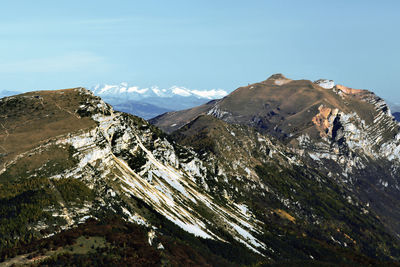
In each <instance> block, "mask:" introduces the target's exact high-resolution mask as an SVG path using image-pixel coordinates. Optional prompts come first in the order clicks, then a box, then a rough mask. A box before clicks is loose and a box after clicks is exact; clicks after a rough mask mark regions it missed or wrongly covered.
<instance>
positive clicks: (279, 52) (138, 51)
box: [0, 0, 400, 102]
mask: <svg viewBox="0 0 400 267" xmlns="http://www.w3.org/2000/svg"><path fill="white" fill-rule="evenodd" d="M399 11H400V3H399V2H397V1H384V2H376V1H351V2H350V1H335V2H332V1H330V2H327V1H311V0H308V1H301V2H298V1H250V2H239V1H218V2H215V1H202V2H201V3H200V2H199V3H192V2H191V3H189V2H187V1H169V2H168V3H167V2H163V3H160V2H157V1H146V2H145V3H144V2H139V1H113V2H109V1H85V2H80V1H75V0H73V1H68V2H64V3H62V2H53V1H35V2H29V1H19V2H18V3H16V2H8V3H3V5H2V17H1V18H0V26H1V28H0V32H1V35H0V36H1V40H2V42H1V44H0V45H1V46H2V49H1V51H2V52H0V56H1V61H0V79H1V80H2V84H1V86H0V90H16V91H31V90H41V89H59V88H70V87H76V86H83V87H89V88H90V87H91V86H93V85H95V84H97V83H100V84H103V83H107V84H116V83H120V82H123V81H126V82H129V83H130V84H134V85H136V86H139V87H149V86H159V87H162V88H168V87H171V86H174V85H176V86H183V87H187V88H191V89H198V90H209V89H223V90H226V91H228V92H231V91H232V90H234V89H236V88H237V87H239V86H242V85H247V84H248V83H254V82H259V81H262V80H265V79H266V78H268V77H269V76H270V75H271V74H273V73H283V74H284V75H286V76H287V77H289V78H292V79H310V80H317V79H319V78H326V79H332V80H334V81H335V82H336V83H339V84H344V85H346V86H349V87H353V88H360V89H369V90H372V91H374V92H375V93H376V94H378V95H379V96H381V97H383V98H385V99H389V100H391V101H392V102H400V94H399V93H398V89H397V86H398V85H397V80H398V78H397V76H398V73H399V71H400V67H399V64H398V62H399V61H400V52H399V50H398V47H399V46H400V37H399V36H398V35H397V34H395V33H396V31H397V29H398V28H399V26H400V18H399V16H398V13H399Z"/></svg>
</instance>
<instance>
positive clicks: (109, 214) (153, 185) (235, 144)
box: [0, 74, 400, 266]
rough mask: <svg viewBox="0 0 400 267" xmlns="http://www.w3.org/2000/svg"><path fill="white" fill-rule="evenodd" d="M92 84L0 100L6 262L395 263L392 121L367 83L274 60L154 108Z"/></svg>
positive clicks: (398, 221)
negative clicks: (148, 112) (298, 75)
mask: <svg viewBox="0 0 400 267" xmlns="http://www.w3.org/2000/svg"><path fill="white" fill-rule="evenodd" d="M125 87H126V88H128V87H127V86H125ZM99 88H100V87H99ZM96 90H97V92H96ZM96 90H94V92H92V91H90V90H86V89H84V88H73V89H65V90H55V91H34V92H29V93H24V94H20V95H15V96H11V97H5V98H2V99H0V123H1V128H0V138H1V139H0V153H1V154H0V214H1V216H0V242H1V243H0V260H1V261H3V264H4V265H5V266H11V265H12V264H17V265H18V264H27V265H33V264H39V265H40V264H42V265H50V266H53V265H58V266H60V265H91V266H94V265H115V264H121V265H132V266H188V265H199V266H243V265H246V266H332V265H342V266H373V265H382V266H398V265H399V261H400V240H399V237H400V208H399V207H400V194H399V193H400V192H399V191H400V184H399V177H400V168H399V167H400V125H399V123H398V122H397V121H396V120H395V119H394V117H393V116H392V114H391V112H390V110H389V108H388V106H387V104H386V103H385V101H384V100H383V99H381V98H380V97H378V96H376V95H375V94H374V93H372V92H371V91H367V90H359V89H353V88H349V87H346V86H343V85H337V84H335V83H334V82H333V81H330V80H318V81H315V82H312V81H309V80H291V79H288V78H286V77H285V76H283V75H282V74H275V75H272V76H271V77H269V78H268V79H267V80H265V81H262V82H259V83H254V84H250V85H247V86H243V87H239V88H238V89H236V90H235V91H233V92H232V93H230V94H229V95H227V96H224V97H223V98H221V99H217V100H209V99H207V100H206V101H205V102H203V103H202V104H201V105H199V106H196V107H190V108H189V109H186V110H183V111H171V112H167V113H164V114H162V115H160V116H157V117H155V118H153V119H151V120H150V121H149V122H148V121H146V120H144V119H142V118H139V117H136V116H134V115H131V114H128V113H124V112H120V111H116V110H115V109H114V108H113V107H112V106H111V105H110V104H107V103H106V102H104V101H103V99H102V98H100V97H99V96H96V94H100V91H101V90H100V91H99V89H96ZM126 90H128V89H126ZM137 90H139V89H137ZM106 91H108V90H105V91H104V92H103V93H106ZM120 91H121V90H120V89H119V92H120ZM131 91H134V89H131ZM146 92H147V91H146ZM156 92H157V91H156ZM156 92H155V91H153V90H152V92H150V94H153V93H154V94H156ZM123 93H124V92H123ZM165 93H166V95H167V91H166V92H165ZM115 94H116V92H113V93H110V95H115ZM160 95H161V93H160ZM104 97H105V96H104ZM180 97H184V96H182V95H181V96H180ZM126 98H128V97H126ZM149 98H151V97H149ZM173 98H174V96H171V97H170V98H169V99H173ZM165 99H167V98H165Z"/></svg>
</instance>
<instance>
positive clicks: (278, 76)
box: [267, 73, 288, 81]
mask: <svg viewBox="0 0 400 267" xmlns="http://www.w3.org/2000/svg"><path fill="white" fill-rule="evenodd" d="M287 79H288V78H286V77H285V75H283V74H282V73H276V74H272V75H271V76H270V77H269V78H268V79H267V81H268V80H287Z"/></svg>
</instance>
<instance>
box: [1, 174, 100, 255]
mask: <svg viewBox="0 0 400 267" xmlns="http://www.w3.org/2000/svg"><path fill="white" fill-rule="evenodd" d="M93 199H94V193H93V191H92V190H90V189H89V188H88V187H87V186H86V185H85V184H84V183H83V182H81V181H79V180H76V179H73V178H68V179H60V180H49V179H46V178H31V179H26V180H22V181H19V182H4V183H1V184H0V251H1V250H3V249H4V248H12V247H15V246H16V245H18V244H20V243H29V242H31V241H32V240H34V239H36V238H39V237H41V236H43V235H44V234H46V233H52V232H54V231H56V230H57V229H58V228H59V226H61V225H64V224H65V220H64V219H63V218H61V217H54V216H53V215H52V210H60V208H61V206H60V203H61V202H62V203H65V204H66V205H76V204H79V205H82V204H83V203H84V201H92V200H93ZM38 224H39V225H40V224H43V225H46V227H45V228H44V229H42V230H40V228H38V229H35V228H34V227H33V226H35V225H38Z"/></svg>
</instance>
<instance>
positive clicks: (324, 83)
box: [314, 79, 335, 89]
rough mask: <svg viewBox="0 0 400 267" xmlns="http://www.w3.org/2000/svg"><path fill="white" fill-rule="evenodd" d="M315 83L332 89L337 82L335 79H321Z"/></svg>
mask: <svg viewBox="0 0 400 267" xmlns="http://www.w3.org/2000/svg"><path fill="white" fill-rule="evenodd" d="M314 83H315V84H317V85H319V86H320V87H322V88H324V89H332V88H333V87H334V86H335V82H334V81H333V80H326V79H319V80H317V81H315V82H314Z"/></svg>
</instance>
